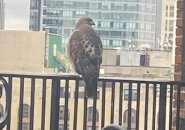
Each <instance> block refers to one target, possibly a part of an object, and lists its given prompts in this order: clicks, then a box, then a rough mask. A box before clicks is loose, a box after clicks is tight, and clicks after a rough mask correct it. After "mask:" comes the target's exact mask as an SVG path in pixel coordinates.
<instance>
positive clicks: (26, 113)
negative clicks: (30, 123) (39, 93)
mask: <svg viewBox="0 0 185 130" xmlns="http://www.w3.org/2000/svg"><path fill="white" fill-rule="evenodd" d="M29 117H30V106H29V105H27V104H23V118H29Z"/></svg>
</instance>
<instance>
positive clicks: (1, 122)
mask: <svg viewBox="0 0 185 130" xmlns="http://www.w3.org/2000/svg"><path fill="white" fill-rule="evenodd" d="M0 81H1V82H2V84H3V86H1V87H0V98H1V96H2V94H3V89H2V87H4V89H5V93H6V107H5V112H4V114H3V115H2V117H1V120H0V130H1V129H3V128H4V126H5V125H6V124H7V123H8V118H9V114H10V110H11V108H10V104H11V102H10V97H11V93H10V87H9V85H8V83H7V82H6V80H5V79H4V78H2V77H0Z"/></svg>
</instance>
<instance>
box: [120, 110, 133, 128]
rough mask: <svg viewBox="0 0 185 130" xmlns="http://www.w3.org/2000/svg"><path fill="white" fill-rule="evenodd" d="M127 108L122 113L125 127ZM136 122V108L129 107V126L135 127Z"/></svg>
mask: <svg viewBox="0 0 185 130" xmlns="http://www.w3.org/2000/svg"><path fill="white" fill-rule="evenodd" d="M128 116H129V115H128V109H127V110H125V112H124V114H123V126H124V127H125V128H127V124H128ZM135 124H136V110H134V109H131V128H135V126H136V125H135Z"/></svg>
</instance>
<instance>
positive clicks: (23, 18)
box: [4, 0, 30, 30]
mask: <svg viewBox="0 0 185 130" xmlns="http://www.w3.org/2000/svg"><path fill="white" fill-rule="evenodd" d="M4 2H5V29H6V30H28V29H29V8H30V0H4Z"/></svg>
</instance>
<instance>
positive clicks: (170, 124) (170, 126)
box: [169, 84, 173, 130]
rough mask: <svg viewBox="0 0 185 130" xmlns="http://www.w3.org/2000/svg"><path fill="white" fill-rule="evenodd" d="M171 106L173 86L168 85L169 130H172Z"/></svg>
mask: <svg viewBox="0 0 185 130" xmlns="http://www.w3.org/2000/svg"><path fill="white" fill-rule="evenodd" d="M172 105H173V84H170V110H169V117H170V119H169V130H172Z"/></svg>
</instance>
